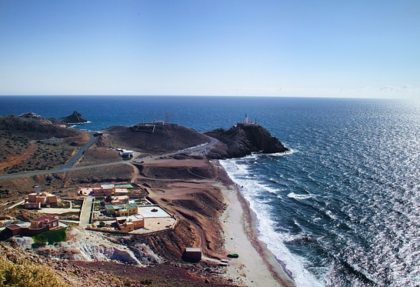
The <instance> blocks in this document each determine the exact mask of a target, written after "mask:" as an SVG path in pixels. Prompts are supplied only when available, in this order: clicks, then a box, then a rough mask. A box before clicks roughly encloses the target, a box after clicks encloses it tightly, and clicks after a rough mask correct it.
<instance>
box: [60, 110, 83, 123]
mask: <svg viewBox="0 0 420 287" xmlns="http://www.w3.org/2000/svg"><path fill="white" fill-rule="evenodd" d="M61 120H62V121H63V122H64V123H66V124H83V123H87V120H86V119H84V118H83V117H82V114H81V113H79V112H77V111H74V112H73V113H72V114H71V115H69V116H67V117H64V118H62V119H61Z"/></svg>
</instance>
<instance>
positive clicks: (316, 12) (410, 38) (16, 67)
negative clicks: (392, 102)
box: [0, 0, 420, 98]
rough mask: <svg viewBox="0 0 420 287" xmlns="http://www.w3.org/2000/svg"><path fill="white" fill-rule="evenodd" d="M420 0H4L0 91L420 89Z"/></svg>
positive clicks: (318, 93) (374, 92) (394, 93)
mask: <svg viewBox="0 0 420 287" xmlns="http://www.w3.org/2000/svg"><path fill="white" fill-rule="evenodd" d="M419 35H420V1H404V0H399V1H387V0H382V1H367V0H365V1H335V0H334V1H281V0H277V1H267V0H262V1H247V0H241V1H233V0H165V1H162V0H149V1H140V0H137V1H129V0H115V1H110V0H98V1H85V0H83V1H79V0H71V1H67V0H60V1H57V0H50V1H46V0H36V1H33V0H26V1H25V0H0V94H1V95H32V94H38V95H92V94H94V95H118V94H123V95H233V96H235V95H256V96H257V95H261V96H314V97H324V96H325V97H412V98H416V97H420V36H419Z"/></svg>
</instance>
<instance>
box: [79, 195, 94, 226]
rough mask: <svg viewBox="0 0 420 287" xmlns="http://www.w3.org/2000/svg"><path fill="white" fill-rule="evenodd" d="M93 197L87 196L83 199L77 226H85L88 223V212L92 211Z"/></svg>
mask: <svg viewBox="0 0 420 287" xmlns="http://www.w3.org/2000/svg"><path fill="white" fill-rule="evenodd" d="M93 199H94V198H93V197H92V196H87V197H85V199H84V200H83V204H82V209H81V210H80V219H79V226H80V227H86V226H88V225H89V224H90V214H91V213H92V203H93Z"/></svg>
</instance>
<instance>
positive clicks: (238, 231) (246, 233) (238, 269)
mask: <svg viewBox="0 0 420 287" xmlns="http://www.w3.org/2000/svg"><path fill="white" fill-rule="evenodd" d="M221 190H222V193H223V196H224V199H225V202H226V204H227V207H226V210H225V212H224V213H223V215H222V217H221V224H222V226H223V230H224V238H225V248H226V251H227V252H237V253H238V254H239V258H237V259H231V260H230V262H229V266H228V270H227V274H226V275H227V276H228V277H229V278H232V279H234V280H235V282H236V283H238V284H240V285H244V286H251V287H252V286H254V287H267V286H295V284H294V282H293V280H292V279H291V278H290V277H289V276H288V274H287V273H285V271H284V270H283V268H282V266H281V265H280V264H279V263H278V262H277V261H276V259H275V258H274V256H273V255H272V254H271V252H270V251H269V250H267V248H266V247H265V245H263V244H262V243H261V242H260V241H258V239H257V238H256V232H255V226H254V224H253V219H252V215H251V212H250V210H249V207H248V204H247V202H246V201H245V199H244V198H243V197H242V196H241V195H240V193H239V190H238V189H237V188H236V187H235V186H232V187H231V188H227V187H223V188H221Z"/></svg>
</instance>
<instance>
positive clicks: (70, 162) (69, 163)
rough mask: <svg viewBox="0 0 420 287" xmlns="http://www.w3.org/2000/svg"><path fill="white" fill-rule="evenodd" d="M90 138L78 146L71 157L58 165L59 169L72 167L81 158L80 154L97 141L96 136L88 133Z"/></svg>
mask: <svg viewBox="0 0 420 287" xmlns="http://www.w3.org/2000/svg"><path fill="white" fill-rule="evenodd" d="M89 136H90V139H89V141H88V142H87V143H86V144H85V145H84V146H82V147H81V148H79V150H78V151H77V153H76V154H75V155H74V156H73V157H72V158H71V159H69V160H68V161H67V162H66V163H65V164H63V165H62V166H61V167H59V168H58V169H59V170H65V169H69V168H72V167H73V166H74V165H75V164H76V163H77V162H78V161H79V160H80V159H81V158H82V156H83V155H84V154H85V152H86V151H87V150H88V149H89V148H90V147H91V146H92V145H94V144H95V143H96V141H97V139H98V138H97V137H94V136H93V135H92V134H91V133H89Z"/></svg>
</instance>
